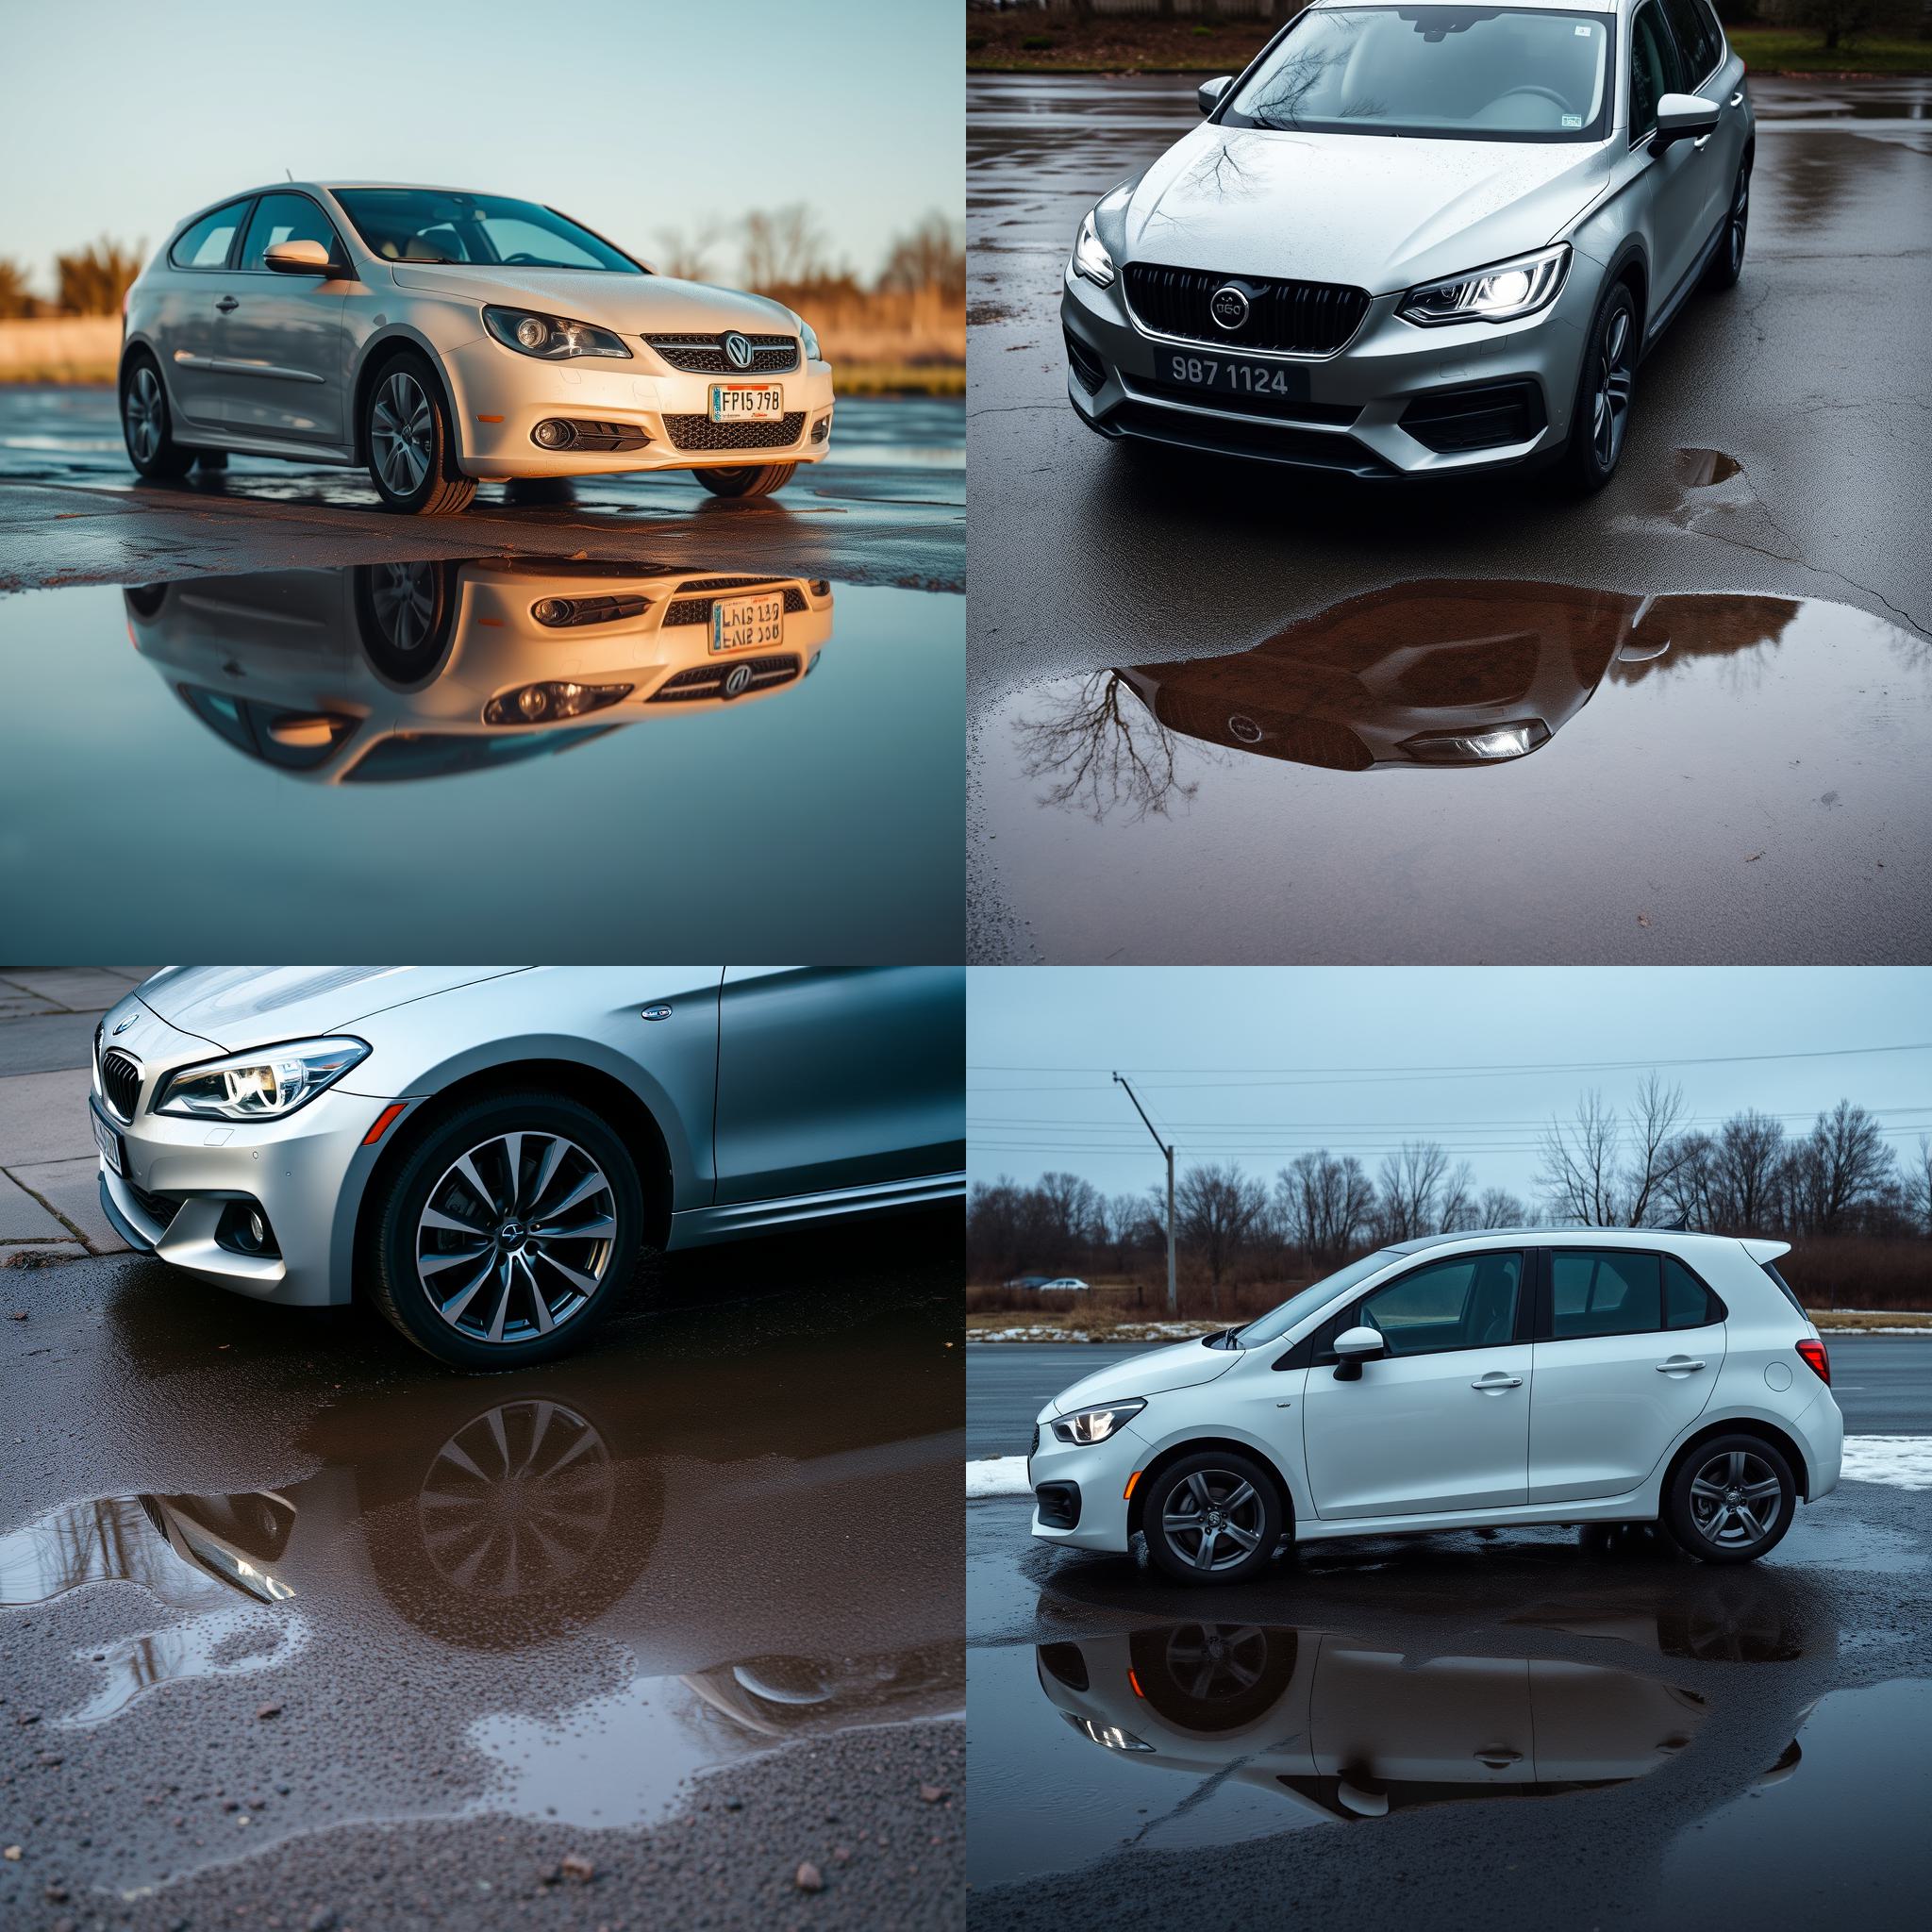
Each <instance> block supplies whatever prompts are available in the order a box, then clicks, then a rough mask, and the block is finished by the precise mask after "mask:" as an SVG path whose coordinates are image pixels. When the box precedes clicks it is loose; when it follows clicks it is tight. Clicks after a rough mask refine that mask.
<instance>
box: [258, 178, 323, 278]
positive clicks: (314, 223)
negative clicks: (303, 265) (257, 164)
mask: <svg viewBox="0 0 1932 1932" xmlns="http://www.w3.org/2000/svg"><path fill="white" fill-rule="evenodd" d="M277 242H321V243H322V245H323V246H324V247H325V248H326V249H327V250H328V253H329V259H330V260H331V261H333V260H334V259H335V258H337V257H338V256H339V255H340V254H341V249H340V247H338V245H337V243H336V231H335V229H334V228H332V227H331V226H330V225H329V220H328V217H327V216H326V215H325V214H324V213H323V211H322V210H321V209H320V208H317V207H316V205H315V204H314V203H313V202H312V201H310V200H309V198H308V196H307V195H306V194H264V195H263V196H262V197H261V199H260V200H259V201H258V202H257V203H256V204H255V212H254V214H252V215H251V216H250V217H249V218H248V238H247V240H246V241H244V242H242V267H243V268H244V269H248V270H251V271H260V272H263V273H266V272H267V263H266V262H265V261H264V260H263V259H262V258H263V257H264V256H265V255H266V254H267V253H268V251H269V250H270V249H271V248H273V247H275V244H276V243H277Z"/></svg>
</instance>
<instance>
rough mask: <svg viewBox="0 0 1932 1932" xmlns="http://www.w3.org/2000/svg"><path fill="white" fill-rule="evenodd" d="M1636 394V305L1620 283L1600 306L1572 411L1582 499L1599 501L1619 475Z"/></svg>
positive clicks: (1572, 450) (1572, 462)
mask: <svg viewBox="0 0 1932 1932" xmlns="http://www.w3.org/2000/svg"><path fill="white" fill-rule="evenodd" d="M1636 389H1637V302H1636V298H1635V297H1634V296H1633V295H1632V294H1631V293H1630V290H1629V287H1628V285H1627V284H1626V283H1624V282H1615V283H1612V284H1611V286H1610V287H1609V288H1608V289H1607V290H1606V291H1604V295H1603V299H1602V300H1601V301H1600V302H1598V304H1597V308H1596V318H1595V320H1594V321H1593V322H1592V323H1591V327H1590V334H1589V336H1588V337H1587V338H1586V339H1585V345H1584V351H1583V369H1582V373H1581V374H1580V375H1578V377H1577V382H1576V400H1575V402H1574V405H1573V406H1572V408H1571V410H1570V446H1569V452H1568V468H1569V473H1570V485H1571V488H1572V489H1573V490H1574V491H1575V492H1576V494H1578V495H1579V496H1591V495H1594V494H1595V492H1596V491H1599V490H1601V489H1602V488H1603V487H1604V485H1605V484H1606V483H1607V482H1608V481H1609V480H1610V478H1611V477H1612V476H1613V475H1615V474H1616V469H1617V464H1618V462H1619V460H1620V459H1621V458H1622V457H1623V454H1624V431H1625V430H1626V429H1627V428H1628V427H1629V425H1630V399H1631V397H1632V396H1633V395H1634V394H1635V392H1636Z"/></svg>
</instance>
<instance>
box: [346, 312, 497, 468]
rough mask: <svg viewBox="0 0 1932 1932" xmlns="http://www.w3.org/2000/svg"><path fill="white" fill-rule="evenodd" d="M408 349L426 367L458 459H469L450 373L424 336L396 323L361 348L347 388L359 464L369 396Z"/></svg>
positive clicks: (365, 447)
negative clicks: (440, 402) (384, 372)
mask: <svg viewBox="0 0 1932 1932" xmlns="http://www.w3.org/2000/svg"><path fill="white" fill-rule="evenodd" d="M410 349H413V350H414V351H415V353H416V354H417V355H419V356H420V357H422V358H423V359H424V361H425V362H426V363H428V365H429V373H430V375H432V376H434V377H435V379H436V386H437V388H438V389H439V390H440V391H441V393H442V412H443V414H444V416H445V417H447V418H448V420H449V425H450V431H451V433H452V434H453V435H454V436H455V438H456V443H457V455H458V457H459V458H461V457H467V456H468V455H469V450H468V448H467V446H466V435H465V431H466V427H467V425H465V423H464V421H463V417H462V413H461V411H460V410H458V408H457V399H456V391H454V390H453V389H452V388H451V387H450V379H449V371H448V370H447V369H445V368H444V367H443V363H442V357H441V354H439V353H438V350H437V347H436V345H435V343H434V342H432V341H430V340H429V338H428V337H427V336H425V335H424V334H423V333H422V332H421V331H420V330H418V329H414V328H411V327H410V326H409V325H408V324H407V323H400V322H399V323H393V324H391V325H390V326H389V327H388V328H386V329H385V330H383V332H382V333H381V334H380V335H377V336H372V337H371V338H370V339H369V341H367V342H365V343H364V344H363V345H362V353H361V357H360V358H359V359H358V362H357V364H356V375H355V380H354V381H353V382H352V383H351V384H350V386H349V433H350V439H351V446H352V447H353V449H354V450H355V455H356V460H357V461H358V463H364V464H366V463H367V462H368V460H369V429H368V424H367V422H366V420H365V418H366V413H367V408H368V403H369V398H370V395H371V393H372V392H373V391H374V390H375V385H376V383H377V381H378V380H380V378H381V376H382V373H383V371H384V370H385V369H387V368H388V367H389V365H390V364H391V362H392V361H394V360H395V358H396V357H397V356H398V355H400V354H402V353H403V352H404V351H405V350H410Z"/></svg>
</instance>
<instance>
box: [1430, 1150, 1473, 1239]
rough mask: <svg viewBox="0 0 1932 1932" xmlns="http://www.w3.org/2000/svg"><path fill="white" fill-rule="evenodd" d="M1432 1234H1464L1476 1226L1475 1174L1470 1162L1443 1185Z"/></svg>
mask: <svg viewBox="0 0 1932 1932" xmlns="http://www.w3.org/2000/svg"><path fill="white" fill-rule="evenodd" d="M1434 1219H1435V1226H1434V1227H1433V1228H1431V1229H1430V1230H1429V1232H1430V1233H1432V1234H1462V1233H1465V1232H1467V1231H1468V1230H1469V1229H1470V1228H1472V1227H1474V1226H1475V1224H1476V1219H1475V1174H1474V1171H1473V1170H1472V1169H1471V1167H1470V1164H1469V1162H1468V1161H1466V1160H1465V1161H1464V1162H1462V1164H1461V1165H1460V1166H1459V1167H1457V1169H1456V1171H1455V1172H1454V1173H1453V1174H1450V1175H1449V1177H1448V1178H1447V1179H1446V1180H1445V1181H1444V1182H1443V1183H1442V1191H1441V1196H1440V1198H1439V1199H1438V1200H1437V1203H1436V1212H1435V1216H1434Z"/></svg>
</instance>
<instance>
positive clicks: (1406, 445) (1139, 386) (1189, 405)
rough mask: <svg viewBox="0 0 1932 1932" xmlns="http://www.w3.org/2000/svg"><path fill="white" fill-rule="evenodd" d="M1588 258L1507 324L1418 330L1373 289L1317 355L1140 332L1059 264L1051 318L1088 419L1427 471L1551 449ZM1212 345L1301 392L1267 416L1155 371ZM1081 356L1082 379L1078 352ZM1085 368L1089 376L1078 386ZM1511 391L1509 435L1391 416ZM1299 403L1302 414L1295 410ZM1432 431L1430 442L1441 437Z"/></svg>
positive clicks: (1593, 278) (1263, 450)
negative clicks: (1351, 330)
mask: <svg viewBox="0 0 1932 1932" xmlns="http://www.w3.org/2000/svg"><path fill="white" fill-rule="evenodd" d="M1601 273H1602V270H1601V266H1600V265H1599V264H1598V263H1596V262H1594V261H1592V260H1591V259H1590V258H1588V257H1586V256H1584V255H1581V254H1579V253H1574V252H1573V255H1572V258H1571V262H1570V268H1569V273H1568V275H1567V276H1566V277H1565V280H1564V284H1563V288H1562V291H1561V292H1560V293H1559V294H1558V295H1557V300H1556V301H1555V302H1554V303H1553V304H1552V305H1551V306H1550V307H1549V308H1545V309H1542V310H1541V311H1540V312H1539V313H1537V314H1535V315H1531V316H1525V317H1524V318H1523V319H1522V320H1520V321H1518V322H1510V323H1494V324H1492V323H1486V322H1471V323H1462V324H1457V325H1451V326H1448V327H1444V328H1422V327H1418V326H1416V325H1414V324H1412V323H1407V322H1404V321H1402V320H1401V319H1400V318H1399V317H1398V316H1397V315H1396V313H1395V305H1396V303H1397V302H1398V301H1399V300H1400V299H1401V298H1400V296H1399V295H1392V294H1391V295H1380V296H1377V297H1376V298H1375V299H1374V301H1373V302H1372V303H1371V304H1370V307H1369V312H1368V314H1367V316H1366V317H1365V318H1364V320H1363V322H1362V325H1361V327H1360V328H1359V329H1357V332H1356V334H1355V336H1354V338H1353V339H1352V340H1351V341H1349V342H1348V343H1347V345H1346V346H1345V347H1343V348H1341V350H1338V351H1337V352H1336V353H1335V354H1334V355H1332V356H1326V357H1278V358H1277V357H1269V356H1254V355H1252V354H1247V355H1244V354H1243V352H1242V351H1241V349H1240V346H1239V345H1238V344H1231V345H1217V344H1214V343H1209V342H1200V343H1191V342H1179V341H1169V340H1167V339H1166V338H1163V337H1155V336H1152V335H1149V334H1148V333H1146V332H1145V331H1143V330H1142V329H1141V327H1140V325H1138V324H1137V323H1136V322H1135V321H1134V319H1133V317H1132V316H1131V315H1130V313H1129V312H1128V309H1127V307H1126V303H1125V298H1124V294H1123V284H1122V282H1121V281H1119V280H1116V281H1115V282H1114V283H1113V284H1112V286H1111V287H1109V288H1106V289H1102V288H1099V287H1097V286H1096V285H1095V284H1094V283H1092V282H1090V281H1089V280H1087V278H1086V277H1085V276H1084V275H1074V272H1073V270H1072V268H1071V266H1070V267H1069V268H1068V269H1067V270H1066V272H1065V273H1064V275H1063V276H1062V282H1061V298H1060V319H1061V322H1062V324H1063V325H1064V327H1065V330H1066V333H1067V336H1068V338H1069V355H1068V370H1067V396H1068V400H1069V401H1071V402H1072V404H1073V406H1074V408H1075V409H1076V410H1077V411H1078V412H1079V414H1080V416H1081V418H1082V419H1083V420H1084V421H1085V422H1086V423H1087V425H1089V427H1091V428H1092V429H1095V430H1097V431H1098V432H1099V433H1100V434H1101V435H1103V436H1109V437H1131V438H1134V439H1136V440H1139V441H1153V442H1166V443H1171V444H1174V445H1175V446H1177V447H1182V448H1189V449H1200V450H1208V451H1212V452H1215V453H1217V454H1224V455H1230V456H1243V457H1249V458H1256V459H1258V460H1260V461H1264V462H1276V463H1285V464H1289V465H1292V466H1296V467H1301V468H1307V469H1318V470H1327V471H1331V472H1340V473H1343V474H1349V475H1360V476H1372V477H1373V476H1382V477H1391V476H1413V475H1441V474H1444V473H1446V472H1449V471H1456V472H1463V471H1468V470H1487V469H1496V468H1501V467H1507V466H1511V465H1514V464H1518V463H1524V462H1528V461H1532V460H1534V459H1538V458H1542V457H1545V456H1550V455H1554V454H1555V453H1556V452H1557V451H1558V450H1560V449H1561V447H1562V445H1563V443H1564V441H1566V439H1567V438H1568V435H1569V430H1570V414H1571V409H1572V406H1573V404H1574V399H1575V395H1576V386H1577V377H1578V375H1579V373H1580V371H1581V369H1582V363H1583V348H1584V342H1585V340H1586V338H1587V336H1588V332H1589V327H1590V322H1591V316H1592V315H1593V314H1594V312H1595V306H1596V300H1597V294H1598V291H1599V288H1600V283H1599V280H1598V277H1599V275H1601ZM1217 353H1218V354H1220V355H1222V356H1224V357H1226V356H1232V357H1234V358H1238V359H1242V360H1249V361H1261V362H1265V363H1267V364H1269V365H1270V366H1271V367H1281V368H1285V369H1287V370H1289V371H1291V372H1292V374H1293V376H1294V378H1295V385H1296V387H1297V388H1299V387H1300V386H1301V383H1302V380H1303V379H1304V378H1306V386H1307V394H1306V397H1300V398H1297V399H1296V401H1295V402H1288V401H1286V400H1282V399H1276V400H1275V401H1274V407H1272V408H1270V410H1269V411H1268V412H1267V413H1260V412H1257V411H1251V410H1248V409H1245V408H1241V407H1239V405H1240V403H1241V400H1242V399H1241V398H1239V397H1234V396H1223V395H1220V394H1218V393H1216V392H1213V391H1196V392H1194V393H1193V394H1192V395H1190V396H1186V397H1185V398H1183V397H1180V396H1176V395H1175V394H1174V393H1173V387H1174V386H1173V385H1171V384H1170V383H1169V382H1168V381H1167V380H1166V379H1165V378H1164V377H1163V375H1162V371H1163V368H1164V366H1165V363H1164V358H1167V357H1170V356H1174V355H1182V356H1186V355H1190V354H1194V355H1197V356H1200V357H1213V356H1215V355H1217ZM1083 357H1084V358H1086V360H1087V363H1088V367H1087V370H1086V371H1085V373H1084V375H1083V372H1082V370H1081V367H1080V359H1081V358H1083ZM1095 373H1097V374H1098V375H1099V377H1100V380H1099V382H1098V383H1097V384H1094V385H1092V386H1091V387H1090V382H1089V380H1088V378H1090V377H1091V375H1094V374H1095ZM1524 384H1526V385H1528V386H1529V387H1528V390H1527V391H1524V392H1523V400H1524V407H1525V415H1524V426H1525V427H1526V428H1527V429H1529V430H1530V432H1531V433H1528V434H1525V435H1521V436H1518V437H1516V438H1515V439H1514V440H1512V441H1501V442H1487V443H1485V444H1483V445H1482V446H1479V447H1474V448H1466V449H1447V450H1445V449H1441V448H1432V447H1430V445H1429V444H1428V443H1427V442H1424V441H1421V440H1420V439H1419V437H1418V436H1417V435H1416V434H1414V433H1412V431H1413V430H1414V429H1415V428H1416V427H1417V426H1419V425H1417V424H1416V423H1415V421H1414V419H1413V418H1411V421H1410V425H1409V426H1408V427H1405V426H1404V424H1403V416H1404V412H1405V411H1407V410H1408V409H1409V408H1410V406H1411V405H1412V404H1416V403H1418V402H1420V401H1421V400H1423V399H1424V398H1442V397H1448V396H1457V395H1460V394H1461V393H1462V392H1464V391H1490V390H1491V388H1492V387H1499V386H1500V390H1501V391H1502V392H1507V391H1510V390H1513V389H1514V387H1515V386H1517V385H1524ZM1298 407H1301V410H1302V412H1301V413H1300V414H1299V415H1297V414H1296V413H1295V411H1296V409H1297V408H1298ZM1436 440H1437V441H1441V435H1440V433H1438V434H1437V437H1436Z"/></svg>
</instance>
